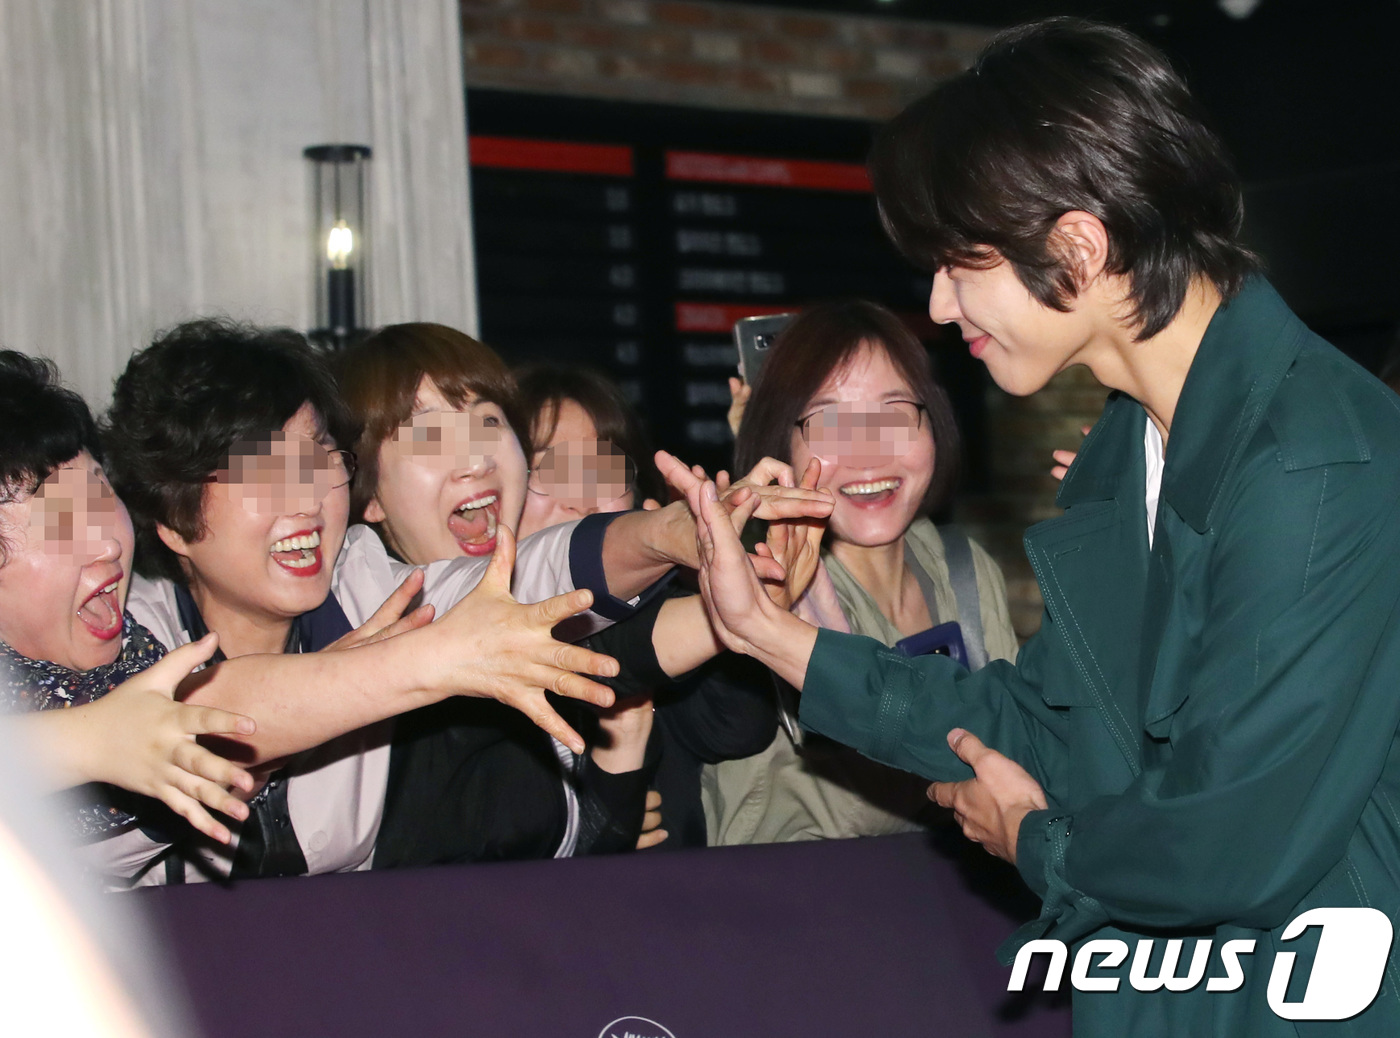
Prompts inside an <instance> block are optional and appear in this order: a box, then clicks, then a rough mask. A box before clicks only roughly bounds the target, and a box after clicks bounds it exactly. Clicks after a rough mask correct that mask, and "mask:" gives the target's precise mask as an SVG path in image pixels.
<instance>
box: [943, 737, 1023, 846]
mask: <svg viewBox="0 0 1400 1038" xmlns="http://www.w3.org/2000/svg"><path fill="white" fill-rule="evenodd" d="M948 745H949V746H950V747H951V748H952V750H953V752H954V753H956V754H957V755H958V757H959V758H960V759H961V760H962V761H963V762H964V763H966V764H969V765H971V767H972V770H973V771H974V772H975V773H976V777H974V778H970V779H965V780H964V781H962V782H935V783H933V785H931V786H929V787H928V796H929V799H930V800H933V801H936V802H937V803H939V804H941V805H942V806H943V807H948V808H952V810H953V817H955V818H956V819H957V820H958V824H959V825H960V826H962V831H963V835H965V836H966V837H967V838H968V839H969V840H972V841H973V842H974V843H980V844H981V845H982V846H983V847H985V848H987V850H988V851H990V852H991V853H992V854H995V855H996V856H997V857H998V858H1002V859H1004V860H1006V861H1009V862H1011V864H1013V865H1014V864H1016V840H1017V838H1018V837H1019V835H1020V832H1021V821H1022V820H1023V819H1024V818H1025V817H1026V815H1028V814H1030V812H1032V811H1044V810H1045V807H1046V803H1045V791H1044V790H1043V789H1041V788H1040V783H1039V782H1037V781H1036V780H1035V779H1034V778H1032V777H1031V775H1030V773H1029V772H1027V771H1026V769H1025V768H1023V767H1021V765H1019V764H1017V763H1016V762H1015V761H1014V760H1012V759H1011V758H1010V757H1005V756H1002V755H1001V754H1000V753H998V752H997V751H996V750H993V749H991V748H990V747H988V746H986V745H984V744H983V742H982V740H981V739H979V738H977V736H975V735H973V734H972V733H971V732H967V731H964V730H963V729H961V728H954V729H953V730H952V731H951V732H949V733H948Z"/></svg>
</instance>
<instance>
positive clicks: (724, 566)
mask: <svg viewBox="0 0 1400 1038" xmlns="http://www.w3.org/2000/svg"><path fill="white" fill-rule="evenodd" d="M696 507H697V508H698V510H699V517H698V521H697V523H696V538H697V540H698V542H699V543H698V554H699V558H700V594H701V597H702V598H703V599H704V602H705V611H706V612H707V613H708V614H709V616H710V622H711V624H712V625H713V626H714V629H715V633H716V634H717V635H718V636H719V639H720V641H722V642H723V643H724V645H725V647H726V648H728V649H732V650H733V651H735V652H742V653H744V654H746V655H748V654H750V653H751V646H750V644H749V642H748V640H747V639H746V638H745V637H744V635H743V633H742V632H743V631H745V630H746V629H750V628H752V627H753V626H754V625H756V624H759V623H761V622H762V621H763V620H764V619H765V607H766V608H774V606H773V604H772V601H771V599H770V598H769V595H768V593H767V592H766V591H765V590H764V585H763V582H762V581H761V580H760V577H759V574H758V572H756V569H755V565H754V562H755V560H754V559H753V558H752V556H750V555H748V554H746V553H745V552H744V546H743V544H742V543H741V542H740V541H739V534H738V533H737V532H736V531H735V529H734V526H733V523H732V521H731V517H730V515H729V513H728V510H727V509H726V508H725V506H724V504H723V502H721V501H720V500H719V492H718V490H717V489H716V488H715V485H714V483H712V482H710V481H709V480H706V481H705V482H704V483H702V484H701V485H700V488H699V492H698V494H697V495H696ZM759 561H762V560H759ZM768 561H769V562H771V561H772V560H771V559H770V560H768ZM779 579H781V578H779Z"/></svg>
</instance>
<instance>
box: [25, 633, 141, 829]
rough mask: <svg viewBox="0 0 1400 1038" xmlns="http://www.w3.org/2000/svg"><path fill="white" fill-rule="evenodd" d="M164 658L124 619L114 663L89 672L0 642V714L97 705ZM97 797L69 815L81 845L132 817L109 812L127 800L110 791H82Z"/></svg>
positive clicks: (120, 826) (122, 825)
mask: <svg viewBox="0 0 1400 1038" xmlns="http://www.w3.org/2000/svg"><path fill="white" fill-rule="evenodd" d="M164 655H165V646H163V645H162V644H161V643H160V642H158V641H157V640H156V639H155V637H154V636H153V635H152V634H151V632H150V631H148V630H146V628H144V627H142V626H141V625H140V624H139V623H137V622H136V620H135V619H133V618H132V615H131V614H130V613H126V614H125V616H124V618H123V622H122V651H121V655H120V656H118V657H117V659H116V662H114V663H108V664H107V665H105V666H102V667H94V668H93V669H92V670H70V669H68V668H67V667H63V666H60V665H59V664H57V663H50V662H49V661H48V660H32V659H30V658H29V657H28V656H22V655H20V654H19V653H18V652H15V650H14V649H12V648H10V647H9V646H8V645H6V644H5V643H4V642H0V713H7V714H17V713H24V712H26V711H32V710H63V709H67V708H68V707H74V706H83V705H84V704H87V703H91V702H93V701H94V700H97V699H101V698H102V697H103V696H105V695H106V694H107V693H108V692H110V691H112V689H114V688H116V687H117V686H118V685H120V684H121V683H122V682H123V681H125V680H126V679H127V678H130V677H133V676H134V675H136V674H139V673H141V672H142V671H143V670H145V669H146V668H147V667H149V666H151V664H153V663H155V662H156V661H157V660H159V659H160V658H161V657H162V656H164ZM85 791H91V792H93V793H95V794H97V796H98V797H100V798H101V799H100V801H99V802H97V803H90V804H85V805H82V806H80V807H78V808H76V810H74V811H73V812H71V813H70V821H71V825H72V828H73V830H74V833H75V835H77V836H78V837H79V838H81V839H83V840H93V839H99V838H101V837H104V836H108V835H111V834H112V833H113V832H115V831H116V830H118V829H124V828H126V827H127V826H130V825H131V824H132V823H134V822H135V821H136V819H135V817H134V816H133V815H131V814H128V813H127V812H126V811H123V810H121V809H120V808H119V807H117V806H115V803H114V802H122V803H128V802H129V801H130V799H131V797H130V795H129V794H123V793H122V792H120V791H118V790H115V789H113V788H112V787H110V786H96V785H94V786H88V787H85Z"/></svg>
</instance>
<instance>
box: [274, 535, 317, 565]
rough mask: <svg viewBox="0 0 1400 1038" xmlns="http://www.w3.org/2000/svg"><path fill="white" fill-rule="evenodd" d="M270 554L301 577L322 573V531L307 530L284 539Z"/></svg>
mask: <svg viewBox="0 0 1400 1038" xmlns="http://www.w3.org/2000/svg"><path fill="white" fill-rule="evenodd" d="M268 554H269V555H271V556H272V558H273V561H274V562H276V563H277V565H279V566H281V567H282V568H283V569H285V570H289V571H290V572H292V573H294V574H295V575H297V576H299V577H309V576H312V575H314V574H316V573H319V572H320V571H321V531H320V530H307V531H304V532H302V533H297V534H293V535H292V536H290V537H283V538H282V539H281V540H280V541H277V542H276V543H275V544H273V545H272V547H270V548H268Z"/></svg>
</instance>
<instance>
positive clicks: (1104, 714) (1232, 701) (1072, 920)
mask: <svg viewBox="0 0 1400 1038" xmlns="http://www.w3.org/2000/svg"><path fill="white" fill-rule="evenodd" d="M872 175H873V179H874V182H875V187H876V192H877V195H878V198H879V201H880V206H881V211H882V215H883V218H884V220H885V223H886V226H887V227H888V229H889V230H890V232H891V234H892V236H893V237H894V239H895V241H896V242H897V243H898V244H899V245H900V246H901V248H902V249H903V250H904V251H905V252H906V254H908V255H909V256H911V258H913V259H915V260H916V261H919V262H921V263H922V264H923V265H925V266H926V267H927V268H928V269H930V270H933V271H935V277H934V283H933V292H932V297H931V299H930V313H931V315H932V317H933V318H934V320H936V321H939V322H944V323H948V322H952V323H956V324H957V325H958V326H959V328H960V329H961V330H962V332H963V335H964V338H965V339H966V340H967V341H968V343H969V347H970V349H971V351H972V353H973V355H974V356H976V357H978V358H980V359H981V360H982V361H983V362H984V363H986V365H987V367H988V369H989V371H990V372H991V375H992V377H993V378H994V379H995V380H996V381H997V383H998V384H999V385H1000V386H1001V387H1002V388H1004V389H1006V390H1007V391H1009V392H1011V393H1015V394H1018V395H1024V394H1029V393H1033V392H1035V391H1037V390H1039V389H1040V388H1041V387H1042V386H1044V385H1045V384H1046V382H1047V381H1048V380H1049V379H1050V378H1051V377H1052V376H1054V375H1055V374H1056V373H1058V372H1059V371H1062V370H1064V369H1065V368H1067V367H1069V366H1071V365H1073V364H1087V365H1088V366H1089V367H1090V369H1091V370H1092V371H1093V373H1094V375H1095V376H1096V377H1097V378H1098V379H1099V381H1101V382H1102V383H1103V384H1104V385H1105V386H1107V387H1109V388H1110V389H1112V390H1114V392H1113V394H1112V395H1111V396H1110V399H1109V402H1108V405H1107V406H1106V408H1105V410H1104V413H1103V416H1102V417H1101V418H1100V420H1099V422H1098V424H1097V425H1096V426H1095V427H1094V429H1093V431H1091V432H1090V433H1089V436H1088V438H1087V439H1086V440H1085V442H1084V444H1083V448H1082V450H1081V451H1080V452H1079V456H1078V458H1077V460H1076V461H1075V463H1074V465H1073V466H1072V467H1071V468H1070V470H1069V473H1068V475H1067V476H1066V477H1065V479H1064V482H1063V485H1062V486H1061V488H1060V492H1059V498H1058V503H1059V504H1060V505H1062V506H1063V507H1064V508H1065V514H1064V515H1063V516H1062V517H1060V518H1057V519H1053V520H1050V521H1048V522H1045V523H1041V524H1039V525H1038V526H1035V527H1033V528H1032V529H1031V530H1030V531H1029V532H1028V534H1027V536H1026V540H1025V545H1026V553H1027V555H1028V556H1029V558H1030V561H1031V564H1032V566H1033V567H1034V569H1035V572H1036V576H1037V579H1038V581H1039V583H1040V587H1041V591H1042V593H1043V594H1044V597H1045V606H1046V609H1045V616H1044V620H1043V623H1042V627H1041V630H1040V632H1039V633H1038V634H1037V635H1036V636H1035V637H1034V638H1032V639H1031V640H1030V641H1029V642H1028V643H1027V644H1026V645H1025V646H1024V648H1023V649H1022V650H1021V653H1020V655H1019V657H1018V659H1017V660H1016V662H1015V664H1011V663H1008V662H1005V661H1000V662H994V663H992V664H991V665H989V666H988V667H986V668H985V669H983V670H981V671H979V672H978V673H976V674H969V673H967V672H966V671H964V670H963V669H962V668H960V667H959V666H958V665H957V664H955V663H953V662H952V661H951V660H948V659H946V658H943V657H938V656H928V657H921V658H919V659H913V660H911V659H908V658H906V657H903V656H901V655H899V654H897V653H895V652H892V651H890V650H888V649H885V648H884V647H883V646H881V645H878V644H877V643H875V642H874V641H871V640H869V639H863V638H858V637H855V636H852V635H844V634H835V633H832V632H830V631H821V632H818V631H817V630H816V629H814V628H811V627H809V626H807V625H805V624H803V623H802V622H801V621H800V620H798V619H796V618H795V617H793V616H792V615H791V614H788V613H785V612H782V611H781V610H780V609H778V608H777V607H775V606H773V605H772V603H771V601H770V600H769V598H768V596H767V595H765V594H764V593H763V592H762V589H761V586H760V584H759V582H758V579H757V577H756V576H755V575H754V573H753V570H752V568H751V567H750V565H749V564H748V562H747V560H746V557H745V556H744V554H743V550H742V548H741V547H740V546H739V544H738V541H737V539H736V538H735V537H734V536H733V534H732V530H731V529H730V528H729V526H728V524H727V523H723V522H715V521H714V520H715V519H716V518H717V517H718V514H719V511H720V509H719V506H718V504H717V502H716V501H715V495H714V488H713V486H712V485H711V484H698V485H692V486H690V487H689V490H690V499H691V503H692V507H694V508H695V509H696V511H697V512H698V513H700V515H701V517H702V519H703V520H704V521H703V522H701V524H700V538H701V555H702V561H703V568H702V572H701V587H702V591H703V593H704V594H705V597H706V600H707V604H708V605H709V608H710V611H711V615H712V618H713V619H714V620H715V621H716V627H717V628H718V629H719V630H720V631H721V633H722V637H723V638H724V639H725V641H726V644H727V645H729V647H730V648H733V649H735V650H737V651H740V652H745V653H748V654H750V655H753V656H755V657H757V658H758V659H760V660H762V661H763V662H764V663H766V664H767V665H768V666H770V667H771V668H773V670H775V671H776V672H777V673H778V674H779V675H780V676H782V677H783V678H785V679H787V680H788V681H789V682H791V683H792V684H793V685H794V686H796V687H798V688H801V689H802V706H801V720H802V723H803V724H804V725H806V726H808V727H810V728H812V729H815V730H816V731H819V732H822V733H823V734H825V735H827V736H830V737H832V738H835V739H838V740H841V741H843V742H846V743H848V744H849V745H851V746H854V747H856V748H857V749H859V750H861V751H862V752H863V753H866V754H868V755H869V756H871V757H874V758H875V759H877V760H881V761H884V762H886V763H889V764H892V765H894V766H897V767H901V768H906V769H909V770H911V771H914V772H917V773H919V774H921V775H924V776H926V777H928V778H930V779H934V780H937V781H936V782H935V784H934V786H933V787H932V788H931V793H930V795H933V796H935V797H936V798H937V799H938V800H939V801H940V802H941V803H943V804H945V805H946V806H950V807H952V808H953V810H954V812H955V813H956V816H957V817H958V819H959V821H960V822H961V823H962V825H963V828H964V831H965V832H966V833H967V834H968V835H969V836H970V837H972V838H973V839H976V840H978V841H979V842H981V843H983V844H984V845H985V846H986V847H987V848H988V849H989V850H990V851H992V852H993V853H995V854H998V855H1000V856H1001V857H1004V858H1006V859H1008V860H1010V861H1013V862H1015V863H1016V865H1017V867H1018V868H1019V870H1020V872H1021V874H1022V876H1023V877H1024V878H1025V881H1026V882H1027V883H1028V884H1029V885H1030V886H1031V887H1032V888H1033V889H1034V890H1035V891H1036V892H1037V893H1039V894H1040V895H1041V897H1042V898H1043V900H1044V909H1043V912H1042V915H1041V917H1040V918H1039V919H1038V920H1037V921H1035V922H1034V923H1032V924H1030V926H1029V927H1027V928H1026V930H1024V931H1023V932H1022V933H1021V934H1019V935H1018V938H1019V940H1018V941H1016V942H1013V944H1012V946H1011V950H1012V951H1014V950H1015V949H1016V948H1018V947H1020V948H1026V947H1029V948H1030V949H1031V950H1033V951H1035V950H1042V951H1051V952H1053V949H1054V948H1055V947H1057V945H1056V944H1055V942H1063V945H1067V946H1068V955H1067V956H1063V953H1062V956H1063V957H1061V958H1060V959H1058V960H1055V959H1053V958H1052V961H1051V973H1052V975H1053V974H1055V973H1056V972H1057V970H1058V969H1060V968H1063V972H1064V973H1065V974H1067V975H1069V978H1070V980H1069V981H1068V982H1071V983H1072V984H1073V987H1074V988H1075V994H1074V1018H1075V1030H1076V1033H1078V1034H1082V1035H1105V1036H1114V1038H1120V1036H1138V1035H1158V1034H1161V1035H1183V1036H1191V1038H1196V1036H1199V1035H1227V1036H1230V1038H1234V1036H1238V1035H1254V1034H1263V1035H1274V1034H1297V1033H1299V1030H1300V1028H1301V1029H1305V1028H1307V1027H1321V1028H1323V1029H1325V1030H1326V1031H1327V1033H1346V1034H1368V1035H1369V1034H1377V1035H1379V1034H1385V1035H1395V1034H1400V963H1397V962H1396V960H1395V956H1394V955H1392V954H1391V952H1390V948H1391V933H1392V927H1391V920H1393V919H1394V918H1395V917H1396V915H1397V914H1400V742H1398V741H1397V739H1396V733H1397V726H1400V514H1397V512H1398V511H1400V398H1397V397H1396V396H1395V395H1394V394H1392V393H1391V392H1390V391H1388V390H1387V389H1386V388H1385V387H1384V386H1383V385H1382V384H1381V383H1380V382H1378V381H1377V380H1375V379H1373V378H1371V377H1370V376H1369V375H1367V374H1366V373H1365V372H1364V371H1362V370H1361V369H1360V368H1358V367H1356V366H1355V365H1354V364H1352V363H1351V362H1350V361H1349V360H1347V359H1346V358H1345V357H1344V356H1343V355H1342V354H1340V353H1339V352H1337V351H1336V350H1335V349H1333V348H1332V347H1331V346H1329V345H1328V344H1327V343H1325V342H1323V341H1322V340H1321V339H1319V338H1318V337H1317V336H1315V335H1313V334H1312V333H1311V332H1309V331H1308V330H1307V328H1305V327H1304V326H1303V324H1302V323H1301V322H1300V321H1299V320H1298V319H1297V318H1296V317H1295V316H1293V314H1292V313H1290V312H1289V310H1288V308H1287V307H1286V306H1285V305H1284V303H1283V301H1282V300H1281V299H1280V298H1279V297H1278V296H1277V295H1276V294H1275V293H1274V291H1273V290H1272V289H1271V288H1270V287H1269V285H1268V284H1267V283H1266V282H1265V281H1264V280H1263V279H1262V278H1260V277H1259V276H1258V275H1257V274H1255V273H1254V272H1253V268H1254V266H1255V263H1254V259H1253V257H1252V256H1251V255H1250V254H1249V253H1248V252H1247V251H1246V250H1244V249H1243V247H1242V246H1241V245H1240V244H1239V240H1238V232H1239V227H1240V221H1241V218H1242V206H1241V202H1240V194H1239V190H1238V186H1237V182H1236V180H1235V178H1234V176H1233V173H1232V172H1231V170H1230V168H1229V165H1228V162H1227V160H1226V158H1225V156H1224V154H1223V151H1222V149H1221V147H1220V145H1219V142H1218V141H1217V140H1216V138H1215V137H1214V136H1213V135H1212V134H1211V133H1210V132H1209V131H1208V130H1207V129H1206V128H1205V126H1204V124H1203V123H1202V121H1201V120H1200V118H1199V117H1198V116H1197V114H1196V112H1195V109H1194V107H1193V104H1192V101H1191V98H1190V96H1189V94H1188V92H1187V90H1186V88H1185V86H1184V84H1183V83H1182V82H1181V80H1180V79H1179V78H1178V77H1177V76H1176V75H1175V74H1174V73H1173V72H1172V70H1171V69H1170V67H1169V66H1168V64H1167V62H1166V61H1165V59H1164V58H1162V56H1161V55H1160V54H1158V53H1157V52H1156V51H1154V50H1152V49H1151V48H1150V47H1148V46H1147V45H1146V44H1144V43H1143V42H1142V41H1140V40H1138V39H1137V38H1135V37H1133V36H1131V35H1130V34H1128V33H1125V32H1122V31H1119V30H1115V29H1109V28H1106V27H1103V26H1096V25H1092V24H1089V23H1084V22H1078V21H1072V20H1064V19H1055V20H1050V21H1047V22H1041V23H1036V24H1033V25H1030V26H1025V27H1021V28H1018V29H1013V30H1009V31H1008V32H1006V33H1003V34H1002V35H1001V36H999V37H998V38H997V39H996V40H994V41H993V42H992V43H991V44H990V45H989V47H988V49H987V50H986V51H985V52H984V53H983V55H982V56H981V57H980V58H979V60H978V61H977V63H976V64H975V65H974V67H973V68H972V69H970V70H969V71H968V72H966V73H964V74H963V75H961V76H960V77H958V78H956V79H954V80H952V81H950V82H948V83H946V84H944V85H942V86H940V87H939V88H938V89H937V90H935V91H934V93H933V94H931V95H930V96H928V97H926V98H924V99H923V100H922V101H920V102H917V103H916V104H915V105H914V106H912V107H911V108H910V109H909V110H907V111H906V112H905V113H904V114H903V115H901V116H900V117H899V118H897V119H896V120H895V121H894V122H893V123H892V124H891V125H890V126H889V127H887V128H886V129H885V131H884V132H883V134H882V136H881V138H880V140H879V141H878V142H877V145H876V149H875V153H874V156H873V158H872ZM872 478H873V477H872ZM677 482H678V483H684V482H685V480H684V478H683V476H682V475H678V476H677ZM1311 909H1324V910H1342V911H1340V912H1338V911H1327V912H1323V913H1320V914H1315V915H1312V916H1309V917H1308V918H1307V919H1305V920H1303V922H1301V923H1298V924H1297V925H1296V926H1294V927H1293V929H1292V930H1290V929H1289V925H1288V924H1289V923H1290V922H1293V921H1294V920H1297V919H1298V917H1299V916H1300V915H1302V914H1303V913H1305V912H1308V911H1309V910H1311ZM1309 923H1312V924H1325V925H1322V926H1321V929H1320V930H1319V929H1317V928H1316V927H1314V928H1313V929H1312V930H1311V931H1309V932H1308V933H1307V934H1306V935H1305V936H1303V937H1299V936H1298V934H1297V933H1295V932H1294V931H1296V930H1300V929H1303V928H1305V927H1307V925H1308V924H1309ZM1032 940H1034V941H1037V942H1038V943H1035V944H1029V945H1028V944H1027V943H1026V942H1028V941H1032ZM1232 942H1233V943H1232ZM1057 961H1058V963H1059V965H1057V964H1056V963H1057ZM1065 962H1068V963H1070V964H1072V967H1073V968H1072V969H1070V968H1067V967H1063V964H1064V963H1065ZM1022 965H1024V962H1023V963H1022ZM1017 972H1019V969H1018V971H1017ZM1013 976H1014V975H1013ZM1309 979H1311V981H1312V983H1311V984H1310V983H1309ZM1341 1018H1345V1021H1344V1022H1331V1023H1312V1024H1306V1023H1302V1021H1308V1020H1313V1021H1329V1020H1330V1021H1338V1020H1340V1019H1341ZM1304 1033H1311V1032H1310V1031H1306V1030H1305V1031H1304Z"/></svg>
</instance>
